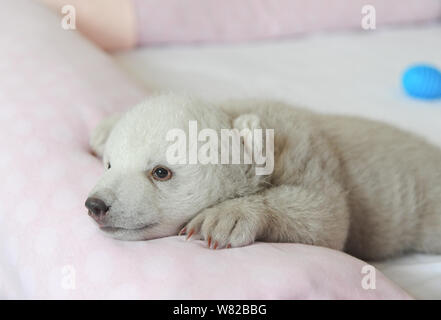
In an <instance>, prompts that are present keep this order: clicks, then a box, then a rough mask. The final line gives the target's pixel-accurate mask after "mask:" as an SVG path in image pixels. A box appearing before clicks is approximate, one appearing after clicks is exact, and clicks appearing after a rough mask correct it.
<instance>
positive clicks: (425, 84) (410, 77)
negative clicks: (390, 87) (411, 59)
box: [403, 64, 441, 100]
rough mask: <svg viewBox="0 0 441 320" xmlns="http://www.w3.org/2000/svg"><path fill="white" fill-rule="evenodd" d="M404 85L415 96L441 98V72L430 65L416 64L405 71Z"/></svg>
mask: <svg viewBox="0 0 441 320" xmlns="http://www.w3.org/2000/svg"><path fill="white" fill-rule="evenodd" d="M403 87H404V90H406V92H407V94H409V95H410V96H411V97H414V98H419V99H426V100H432V99H438V98H441V72H440V71H439V70H437V69H436V68H434V67H433V66H430V65H424V64H420V65H414V66H412V67H409V68H408V69H407V70H406V71H405V72H404V74H403Z"/></svg>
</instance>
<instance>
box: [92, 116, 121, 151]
mask: <svg viewBox="0 0 441 320" xmlns="http://www.w3.org/2000/svg"><path fill="white" fill-rule="evenodd" d="M120 118H121V115H120V114H115V115H113V116H110V117H107V118H106V119H104V120H103V121H101V122H100V124H99V125H98V126H97V127H96V128H95V129H94V130H93V131H92V134H91V136H90V140H89V145H90V148H91V149H92V151H93V152H94V153H95V154H96V155H97V156H99V157H100V158H101V157H102V156H103V153H104V146H105V144H106V141H107V138H108V137H109V135H110V132H111V131H112V129H113V127H114V126H115V124H116V123H117V122H118V120H119V119H120Z"/></svg>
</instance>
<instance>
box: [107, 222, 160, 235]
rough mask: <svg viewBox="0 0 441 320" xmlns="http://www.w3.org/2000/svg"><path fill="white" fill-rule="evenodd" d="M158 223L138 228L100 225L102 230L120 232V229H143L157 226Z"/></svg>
mask: <svg viewBox="0 0 441 320" xmlns="http://www.w3.org/2000/svg"><path fill="white" fill-rule="evenodd" d="M157 224H158V223H149V224H146V225H144V226H142V227H138V228H122V227H111V226H100V230H101V231H104V232H108V233H114V232H120V231H143V230H146V229H149V228H152V227H154V226H156V225H157Z"/></svg>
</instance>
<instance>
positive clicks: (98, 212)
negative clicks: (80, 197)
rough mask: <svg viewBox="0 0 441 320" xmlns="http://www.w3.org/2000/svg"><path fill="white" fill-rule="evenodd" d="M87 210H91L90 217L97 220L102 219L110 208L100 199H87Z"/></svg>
mask: <svg viewBox="0 0 441 320" xmlns="http://www.w3.org/2000/svg"><path fill="white" fill-rule="evenodd" d="M86 208H87V209H89V215H90V216H91V217H92V218H94V219H95V220H98V219H101V218H102V217H104V215H105V214H106V213H107V211H108V210H109V207H108V206H107V205H106V204H105V203H104V201H103V200H101V199H98V198H87V200H86Z"/></svg>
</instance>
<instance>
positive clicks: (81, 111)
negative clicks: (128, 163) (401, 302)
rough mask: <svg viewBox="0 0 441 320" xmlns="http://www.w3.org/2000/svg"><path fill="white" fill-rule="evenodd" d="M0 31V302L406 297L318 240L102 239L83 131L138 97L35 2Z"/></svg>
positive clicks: (0, 19) (24, 4)
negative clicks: (92, 210) (90, 197)
mask: <svg viewBox="0 0 441 320" xmlns="http://www.w3.org/2000/svg"><path fill="white" fill-rule="evenodd" d="M5 6H6V8H5ZM18 15H20V17H21V19H20V21H21V23H20V24H17V23H16V20H15V19H16V17H17V16H18ZM0 37H1V38H2V39H3V40H4V41H5V43H7V44H8V45H7V46H4V47H3V48H2V50H1V51H0V61H1V68H2V77H0V87H1V88H2V92H1V95H0V105H1V106H2V108H1V112H0V128H2V129H1V130H2V134H1V135H0V143H1V146H2V150H3V151H4V152H3V153H2V155H1V156H0V175H1V177H2V180H3V181H2V184H1V185H0V188H1V190H0V298H25V299H26V298H43V299H46V298H71V299H78V298H92V299H101V298H103V299H105V298H156V299H158V298H184V299H191V298H203V299H212V298H253V299H264V298H283V299H294V298H333V299H334V298H344V299H380V298H381V299H382V298H387V299H402V298H403V299H406V298H409V296H408V295H407V294H406V293H405V292H403V291H402V290H401V289H399V288H398V287H397V286H396V285H394V284H393V283H391V281H389V280H388V279H387V278H385V277H384V276H383V275H382V274H381V273H380V272H378V271H377V272H376V283H375V284H376V289H363V286H362V281H363V278H364V277H365V276H366V275H365V274H362V268H363V267H364V266H365V265H366V263H364V262H362V261H360V260H357V259H355V258H352V257H350V256H348V255H346V254H344V253H341V252H337V251H332V250H329V249H324V248H319V247H312V246H305V245H296V244H272V243H257V244H254V245H252V246H249V247H245V248H238V249H229V250H208V249H207V248H205V244H203V243H202V242H200V241H189V242H186V241H184V239H183V237H169V238H163V239H158V240H153V241H144V242H122V241H116V240H112V239H109V238H106V237H105V236H104V235H103V234H102V233H101V232H100V231H99V230H98V229H97V227H96V226H95V224H94V223H92V221H90V218H89V217H88V216H87V214H86V210H85V208H84V205H83V203H84V200H85V199H86V196H87V193H88V191H89V189H90V188H91V187H92V186H93V185H94V183H95V181H96V179H97V178H98V176H99V175H100V173H101V171H102V170H103V169H102V165H101V163H100V162H99V161H98V160H97V159H96V158H94V157H93V156H92V155H90V154H89V151H88V146H87V141H88V136H89V133H90V130H91V128H92V127H93V126H94V125H95V124H96V122H97V120H98V119H99V118H101V117H102V115H103V114H106V113H109V112H111V111H114V110H123V109H125V108H126V107H127V106H130V105H132V104H134V103H136V102H137V101H139V100H140V99H141V98H142V97H143V95H144V93H143V92H141V91H140V90H139V89H137V88H136V86H135V85H134V84H133V83H131V82H130V81H129V80H128V79H127V78H126V77H125V76H124V74H122V73H120V72H119V70H117V69H116V67H115V66H114V65H113V63H112V61H111V60H110V59H109V58H108V57H107V56H106V55H104V54H103V53H101V52H99V51H98V50H97V49H96V48H94V47H93V46H92V45H90V44H89V43H87V42H86V41H85V40H83V39H82V38H81V37H80V36H79V35H78V34H77V33H76V32H72V31H64V30H62V29H61V28H60V27H59V21H58V19H57V18H56V17H54V16H53V15H52V14H50V13H49V12H47V11H46V10H44V9H43V8H41V7H38V6H37V5H36V4H35V3H34V2H29V1H24V0H15V1H9V2H7V3H6V4H4V7H3V10H1V11H0Z"/></svg>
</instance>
